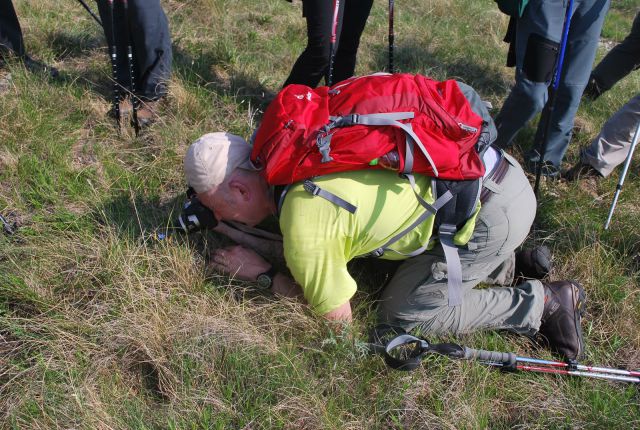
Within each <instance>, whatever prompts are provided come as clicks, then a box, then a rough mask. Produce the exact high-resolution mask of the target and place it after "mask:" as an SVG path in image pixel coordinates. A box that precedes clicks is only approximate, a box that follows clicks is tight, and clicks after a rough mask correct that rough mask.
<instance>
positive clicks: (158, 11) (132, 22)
mask: <svg viewBox="0 0 640 430" xmlns="http://www.w3.org/2000/svg"><path fill="white" fill-rule="evenodd" d="M114 3H115V7H114V9H115V10H114V20H115V24H116V28H115V32H114V33H115V39H116V49H117V54H118V55H117V57H118V64H117V65H118V77H117V79H118V83H119V84H120V85H121V86H122V87H123V88H130V86H131V79H130V76H129V65H128V62H127V45H128V44H129V43H131V45H132V49H133V57H134V61H135V64H134V71H135V75H134V79H135V86H136V96H137V97H138V99H139V100H140V101H141V102H142V103H141V105H140V107H139V110H138V121H139V122H140V125H141V126H146V125H149V124H150V123H151V122H153V120H154V119H155V118H156V112H155V110H156V106H155V103H156V102H157V101H158V100H160V99H161V98H162V97H164V96H166V94H167V83H168V81H169V79H170V77H171V65H172V51H171V35H170V32H169V22H168V20H167V17H166V15H165V13H164V11H163V10H162V6H161V5H160V2H159V0H144V1H142V0H129V16H128V17H125V16H124V14H123V8H122V2H120V1H118V0H115V1H114ZM98 11H99V13H100V19H101V21H102V23H103V28H104V33H105V37H106V39H107V43H109V44H111V43H112V41H111V34H112V32H111V19H110V16H109V13H110V12H109V6H108V3H107V2H106V1H99V2H98ZM122 25H128V29H129V33H130V36H131V42H129V41H128V40H125V37H124V36H125V33H124V32H123V27H122ZM120 112H121V113H122V114H124V115H128V114H129V113H130V112H131V101H130V98H127V100H125V101H123V102H122V103H121V106H120Z"/></svg>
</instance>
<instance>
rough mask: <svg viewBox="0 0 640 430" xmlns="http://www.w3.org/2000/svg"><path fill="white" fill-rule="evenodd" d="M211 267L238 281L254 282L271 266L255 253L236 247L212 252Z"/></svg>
mask: <svg viewBox="0 0 640 430" xmlns="http://www.w3.org/2000/svg"><path fill="white" fill-rule="evenodd" d="M211 266H212V267H213V268H214V269H216V270H218V271H220V272H223V273H226V274H229V275H231V276H233V277H236V278H238V279H242V280H245V281H255V280H256V279H257V278H258V275H259V274H261V273H264V272H266V271H268V270H269V268H270V267H271V264H269V262H268V261H266V260H265V259H264V258H262V257H261V256H260V255H258V254H257V253H256V252H255V251H252V250H250V249H248V248H244V247H242V246H239V245H236V246H230V247H227V248H220V249H216V250H215V251H213V254H212V258H211Z"/></svg>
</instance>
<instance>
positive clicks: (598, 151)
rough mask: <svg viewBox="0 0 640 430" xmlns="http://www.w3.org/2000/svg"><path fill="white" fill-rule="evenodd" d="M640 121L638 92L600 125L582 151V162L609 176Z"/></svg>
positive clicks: (639, 96) (623, 158) (620, 160)
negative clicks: (596, 132)
mask: <svg viewBox="0 0 640 430" xmlns="http://www.w3.org/2000/svg"><path fill="white" fill-rule="evenodd" d="M638 123H640V94H638V95H636V96H635V97H633V98H632V99H631V100H629V101H628V102H627V104H625V105H624V106H622V107H621V108H620V110H619V111H617V112H616V113H615V114H613V116H612V117H611V118H609V120H608V121H607V122H606V123H605V124H604V126H602V130H601V131H600V134H598V136H597V137H596V138H595V139H594V140H593V141H592V142H591V145H589V147H588V148H587V149H586V150H585V151H584V152H583V153H582V157H581V158H582V162H583V163H585V164H590V165H591V166H593V168H594V169H596V170H597V171H598V172H600V174H601V175H602V176H605V177H606V176H609V175H610V174H611V172H613V169H615V168H616V166H618V165H619V164H622V163H623V162H624V161H625V159H626V158H627V155H629V150H630V149H631V141H632V140H633V135H634V134H635V132H636V128H637V127H638Z"/></svg>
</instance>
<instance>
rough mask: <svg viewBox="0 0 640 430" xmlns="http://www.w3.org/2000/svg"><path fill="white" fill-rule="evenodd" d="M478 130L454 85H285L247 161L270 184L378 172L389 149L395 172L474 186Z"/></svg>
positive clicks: (406, 78) (418, 81) (398, 81)
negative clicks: (396, 161) (379, 162)
mask: <svg viewBox="0 0 640 430" xmlns="http://www.w3.org/2000/svg"><path fill="white" fill-rule="evenodd" d="M482 126H483V120H482V118H481V117H480V116H479V115H477V114H476V113H475V112H474V111H473V110H472V108H471V106H470V104H469V102H468V101H467V99H466V98H465V96H464V94H463V93H462V91H461V90H460V88H459V86H458V84H457V82H456V81H453V80H448V81H442V82H438V81H434V80H432V79H429V78H427V77H425V76H421V75H411V74H394V75H390V74H375V75H370V76H363V77H356V78H351V79H348V80H345V81H342V82H339V83H337V84H336V85H334V86H332V87H330V88H329V87H319V88H315V89H314V88H309V87H307V86H304V85H289V86H287V87H286V88H284V89H283V90H282V91H280V93H279V94H278V95H277V96H276V98H275V99H274V100H273V101H272V102H271V104H270V105H269V107H268V108H267V110H266V112H265V114H264V117H263V120H262V124H261V126H260V128H259V129H258V131H257V133H256V136H255V140H254V142H253V152H252V154H251V159H252V161H253V162H254V163H255V164H256V165H260V166H262V167H263V168H264V175H265V178H266V179H267V181H268V182H269V183H270V184H272V185H282V184H291V183H294V182H298V181H301V180H304V179H307V178H311V177H314V176H319V175H325V174H328V173H335V172H341V171H348V170H362V169H367V168H381V167H380V166H378V165H376V161H377V159H378V158H380V157H381V156H383V155H384V154H387V153H389V152H390V151H393V150H396V151H397V153H398V155H399V165H398V171H399V172H403V173H412V172H413V173H421V174H424V175H428V176H432V177H436V178H439V179H444V180H464V179H476V178H479V177H481V176H482V175H483V173H484V166H483V164H482V160H481V159H480V156H479V154H478V151H477V149H476V148H475V145H476V143H477V141H478V138H479V137H480V134H481V128H482Z"/></svg>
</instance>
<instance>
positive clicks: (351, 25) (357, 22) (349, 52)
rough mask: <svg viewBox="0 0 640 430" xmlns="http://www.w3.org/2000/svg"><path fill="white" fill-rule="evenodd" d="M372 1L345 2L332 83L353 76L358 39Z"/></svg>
mask: <svg viewBox="0 0 640 430" xmlns="http://www.w3.org/2000/svg"><path fill="white" fill-rule="evenodd" d="M372 5H373V0H346V4H345V9H344V20H343V24H342V32H341V35H340V43H339V47H338V50H337V53H336V59H335V67H334V71H333V77H334V79H333V81H334V82H339V81H342V80H345V79H348V78H350V77H351V76H353V74H354V72H355V69H356V55H357V54H358V47H359V46H360V37H361V36H362V32H363V31H364V27H365V25H366V24H367V18H369V13H370V12H371V6H372Z"/></svg>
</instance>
